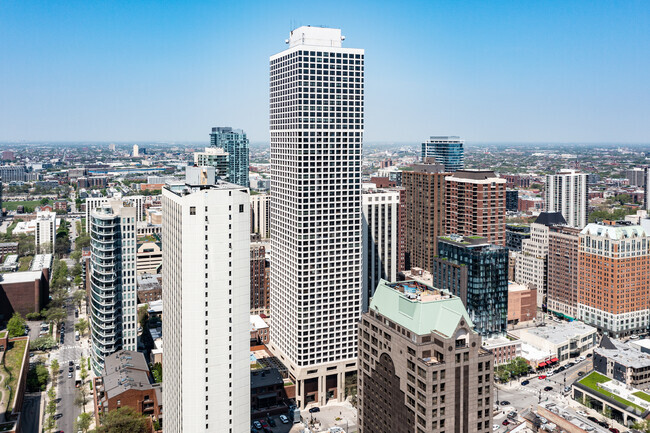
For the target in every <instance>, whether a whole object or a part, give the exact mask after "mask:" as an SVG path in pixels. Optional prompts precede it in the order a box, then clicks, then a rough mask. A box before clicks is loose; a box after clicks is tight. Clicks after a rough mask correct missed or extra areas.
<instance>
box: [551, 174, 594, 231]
mask: <svg viewBox="0 0 650 433" xmlns="http://www.w3.org/2000/svg"><path fill="white" fill-rule="evenodd" d="M588 191H589V186H588V176H587V174H586V173H580V172H577V171H576V170H566V169H565V170H560V171H559V172H557V173H556V174H549V175H547V176H546V188H545V190H544V199H545V202H546V212H560V213H561V214H562V216H563V217H564V219H565V220H566V222H567V225H569V226H571V227H576V228H583V227H584V226H586V225H587V219H588V216H589V215H588V212H589V194H588Z"/></svg>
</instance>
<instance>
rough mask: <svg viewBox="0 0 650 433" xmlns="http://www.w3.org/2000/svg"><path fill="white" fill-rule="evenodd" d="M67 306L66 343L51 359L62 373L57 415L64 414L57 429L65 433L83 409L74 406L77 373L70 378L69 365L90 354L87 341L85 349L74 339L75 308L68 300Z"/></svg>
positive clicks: (58, 387) (58, 422)
mask: <svg viewBox="0 0 650 433" xmlns="http://www.w3.org/2000/svg"><path fill="white" fill-rule="evenodd" d="M67 304H68V306H67V307H66V310H67V312H68V317H67V318H66V320H65V343H64V344H63V345H61V346H59V349H58V350H57V351H55V352H54V353H52V355H51V359H57V360H58V361H59V365H60V366H61V371H62V372H61V374H60V376H59V380H58V386H57V398H59V399H60V401H59V404H58V407H57V413H61V414H63V417H62V418H61V419H59V420H58V421H57V427H58V428H59V429H60V430H63V431H64V432H68V431H73V430H72V428H73V426H74V421H75V420H76V419H77V417H78V416H79V414H80V413H81V408H80V407H78V406H75V404H74V399H75V396H76V388H75V380H74V377H75V373H74V372H73V373H72V378H68V368H69V367H68V363H69V361H75V363H78V361H79V359H80V358H81V357H82V356H83V357H86V358H87V357H88V355H89V354H90V352H89V350H88V347H87V343H85V342H86V341H87V340H86V339H82V340H81V342H84V345H85V347H83V348H82V347H81V345H80V343H81V342H80V341H75V339H74V324H75V317H74V309H75V307H74V306H73V305H72V300H71V299H68V301H67ZM56 338H57V341H58V338H60V334H57V335H56ZM75 368H76V367H75Z"/></svg>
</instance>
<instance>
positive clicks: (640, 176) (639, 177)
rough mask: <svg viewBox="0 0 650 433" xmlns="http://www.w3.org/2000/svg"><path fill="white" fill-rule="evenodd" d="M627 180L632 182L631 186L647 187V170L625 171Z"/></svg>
mask: <svg viewBox="0 0 650 433" xmlns="http://www.w3.org/2000/svg"><path fill="white" fill-rule="evenodd" d="M625 178H626V179H628V180H629V181H630V185H633V186H641V187H645V178H646V176H645V169H643V168H639V167H635V168H632V169H630V170H625Z"/></svg>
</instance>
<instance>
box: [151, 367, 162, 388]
mask: <svg viewBox="0 0 650 433" xmlns="http://www.w3.org/2000/svg"><path fill="white" fill-rule="evenodd" d="M151 373H152V374H153V380H154V381H155V382H156V383H161V382H162V377H163V376H162V373H163V372H162V364H161V363H160V362H156V363H155V364H154V365H153V367H151Z"/></svg>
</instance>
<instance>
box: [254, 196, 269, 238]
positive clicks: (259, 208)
mask: <svg viewBox="0 0 650 433" xmlns="http://www.w3.org/2000/svg"><path fill="white" fill-rule="evenodd" d="M251 233H259V235H260V237H261V238H262V239H268V238H269V237H270V235H271V196H270V195H269V194H255V195H251Z"/></svg>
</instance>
